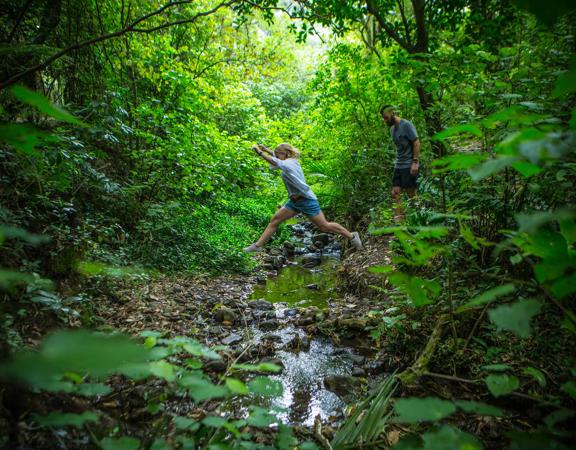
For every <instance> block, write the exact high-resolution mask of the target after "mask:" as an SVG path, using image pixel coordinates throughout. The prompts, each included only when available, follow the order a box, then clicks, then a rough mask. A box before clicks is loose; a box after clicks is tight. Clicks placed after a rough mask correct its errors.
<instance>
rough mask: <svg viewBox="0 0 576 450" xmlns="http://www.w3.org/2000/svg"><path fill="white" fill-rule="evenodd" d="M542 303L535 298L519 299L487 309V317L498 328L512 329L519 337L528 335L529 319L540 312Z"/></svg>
mask: <svg viewBox="0 0 576 450" xmlns="http://www.w3.org/2000/svg"><path fill="white" fill-rule="evenodd" d="M541 307H542V304H541V303H540V301H538V300H535V299H528V300H520V301H518V302H516V303H513V304H511V305H501V306H498V307H497V308H494V309H491V310H489V311H488V317H489V318H490V320H491V321H492V323H494V324H495V325H496V326H497V327H498V328H499V329H501V330H507V331H512V332H514V333H516V334H517V335H518V336H520V337H528V336H530V331H531V329H530V321H531V320H532V317H534V316H535V315H536V314H538V313H539V312H540V308H541Z"/></svg>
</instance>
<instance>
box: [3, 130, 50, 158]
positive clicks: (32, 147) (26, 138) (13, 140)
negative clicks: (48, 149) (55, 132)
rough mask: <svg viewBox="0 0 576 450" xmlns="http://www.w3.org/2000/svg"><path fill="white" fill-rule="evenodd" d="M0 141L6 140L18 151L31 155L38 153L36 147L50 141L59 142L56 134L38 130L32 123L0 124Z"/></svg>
mask: <svg viewBox="0 0 576 450" xmlns="http://www.w3.org/2000/svg"><path fill="white" fill-rule="evenodd" d="M0 141H2V142H6V143H7V144H8V145H10V146H11V147H12V148H13V149H14V150H16V151H17V152H18V153H22V154H25V155H29V156H36V155H38V151H37V150H36V147H38V146H40V145H44V144H47V143H50V142H58V138H56V137H55V136H52V135H49V134H46V133H44V132H42V131H39V130H37V129H36V128H34V127H33V126H31V125H25V124H7V125H0Z"/></svg>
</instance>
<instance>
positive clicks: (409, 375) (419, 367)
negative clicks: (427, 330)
mask: <svg viewBox="0 0 576 450" xmlns="http://www.w3.org/2000/svg"><path fill="white" fill-rule="evenodd" d="M448 317H449V316H448V314H443V315H441V316H440V318H439V319H438V322H436V325H435V326H434V329H433V330H432V334H431V335H430V338H429V339H428V342H427V343H426V346H425V347H424V350H422V353H421V354H420V356H418V358H417V359H416V361H415V362H414V364H412V365H411V366H410V367H409V368H408V369H406V370H405V371H404V372H402V373H400V374H398V375H397V377H396V378H398V380H399V381H400V382H401V383H402V384H404V385H408V384H412V383H414V381H416V380H417V379H418V378H419V377H421V376H422V375H423V374H424V373H426V368H427V366H428V363H429V362H430V359H431V358H432V356H433V355H434V352H435V351H436V347H437V346H438V343H439V342H440V338H441V337H442V332H443V331H444V325H446V322H448Z"/></svg>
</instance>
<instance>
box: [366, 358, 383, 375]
mask: <svg viewBox="0 0 576 450" xmlns="http://www.w3.org/2000/svg"><path fill="white" fill-rule="evenodd" d="M364 369H365V370H366V372H368V373H370V374H372V375H380V374H383V373H386V372H387V371H388V366H387V365H386V364H385V363H384V361H380V360H374V361H369V362H367V363H366V364H364Z"/></svg>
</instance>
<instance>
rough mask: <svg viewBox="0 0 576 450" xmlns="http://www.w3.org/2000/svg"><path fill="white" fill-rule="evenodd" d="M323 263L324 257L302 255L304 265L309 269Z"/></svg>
mask: <svg viewBox="0 0 576 450" xmlns="http://www.w3.org/2000/svg"><path fill="white" fill-rule="evenodd" d="M321 263H322V259H321V258H320V256H317V255H304V256H303V257H302V266H303V267H306V268H307V269H309V268H312V267H316V266H319V265H320V264H321Z"/></svg>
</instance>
